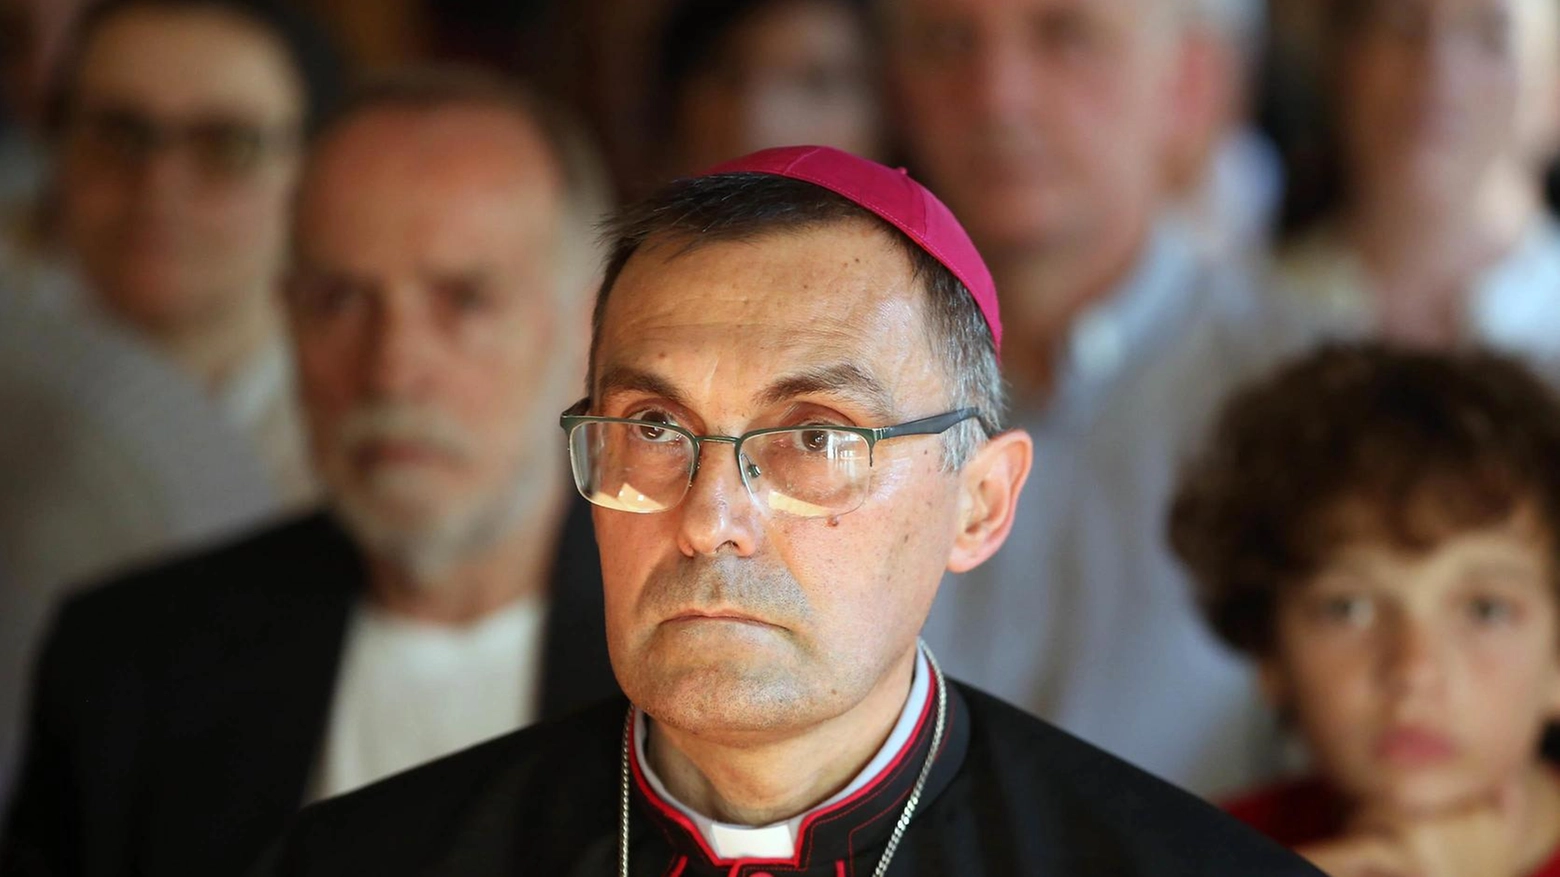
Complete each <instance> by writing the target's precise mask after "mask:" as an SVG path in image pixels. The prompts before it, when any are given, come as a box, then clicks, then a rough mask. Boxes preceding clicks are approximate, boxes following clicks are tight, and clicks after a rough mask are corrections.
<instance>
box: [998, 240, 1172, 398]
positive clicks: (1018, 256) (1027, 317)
mask: <svg viewBox="0 0 1560 877" xmlns="http://www.w3.org/2000/svg"><path fill="white" fill-rule="evenodd" d="M1124 231H1125V233H1117V234H1113V235H1111V236H1110V237H1109V238H1108V239H1101V240H1096V241H1092V242H1090V243H1091V246H1087V247H1085V246H1079V245H1077V241H1067V242H1057V244H1056V245H1054V246H1045V247H1037V248H1032V249H1028V250H1023V251H1020V250H1009V251H1006V252H1000V251H999V252H996V253H994V254H993V257H992V259H991V260H990V265H991V273H992V277H993V279H994V280H995V281H996V284H997V290H998V292H999V293H1000V295H1001V299H1002V323H1003V342H1002V360H1003V363H1002V364H1003V371H1004V372H1005V373H1006V374H1007V376H1008V380H1009V382H1010V383H1011V384H1012V387H1013V396H1014V400H1015V401H1016V402H1017V403H1019V404H1020V405H1023V404H1024V403H1026V402H1027V403H1034V402H1036V401H1038V400H1043V399H1045V398H1046V397H1047V396H1049V395H1050V393H1051V392H1052V391H1053V390H1054V389H1055V383H1056V381H1057V380H1058V379H1059V377H1060V376H1059V375H1058V374H1057V370H1058V367H1059V364H1060V357H1061V355H1062V353H1063V352H1064V351H1065V350H1066V346H1067V340H1068V334H1069V332H1070V331H1071V329H1072V326H1073V324H1074V323H1075V322H1076V321H1077V320H1078V318H1079V317H1080V316H1082V315H1083V313H1084V312H1085V311H1087V310H1088V309H1089V308H1090V307H1092V306H1094V305H1095V304H1096V303H1098V302H1100V301H1102V300H1104V299H1106V298H1109V297H1110V296H1111V295H1112V294H1114V293H1115V292H1116V290H1118V289H1119V288H1120V287H1121V285H1122V284H1123V283H1125V282H1127V279H1128V278H1129V277H1130V276H1131V275H1132V273H1133V271H1134V270H1136V269H1137V266H1138V263H1139V262H1140V261H1141V260H1142V258H1143V253H1144V251H1145V249H1146V248H1147V246H1148V243H1149V235H1150V222H1149V220H1148V219H1147V218H1146V217H1145V218H1143V219H1142V220H1141V221H1140V222H1139V223H1138V224H1137V225H1136V227H1132V226H1130V225H1128V226H1125V227H1124Z"/></svg>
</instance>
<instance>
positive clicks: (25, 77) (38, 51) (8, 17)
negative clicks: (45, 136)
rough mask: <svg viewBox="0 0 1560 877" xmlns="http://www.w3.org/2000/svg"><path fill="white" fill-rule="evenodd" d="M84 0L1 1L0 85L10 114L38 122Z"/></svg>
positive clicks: (26, 120) (33, 123)
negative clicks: (49, 81)
mask: <svg viewBox="0 0 1560 877" xmlns="http://www.w3.org/2000/svg"><path fill="white" fill-rule="evenodd" d="M81 5H82V0H0V88H3V93H4V95H5V101H6V104H7V106H6V109H7V111H8V114H15V115H17V116H19V117H20V118H21V119H22V120H23V121H25V122H26V123H27V124H28V125H35V124H37V122H38V116H39V115H40V114H41V112H42V109H43V101H44V97H45V92H46V91H47V88H48V80H49V76H50V75H51V73H52V71H53V70H54V68H55V66H56V65H58V63H59V59H60V54H61V50H62V49H63V48H64V44H65V40H66V37H67V36H68V34H69V31H70V27H71V24H72V22H74V20H75V18H76V15H77V14H78V13H79V12H80V8H81Z"/></svg>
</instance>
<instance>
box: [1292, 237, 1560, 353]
mask: <svg viewBox="0 0 1560 877" xmlns="http://www.w3.org/2000/svg"><path fill="white" fill-rule="evenodd" d="M1277 276H1278V282H1279V287H1280V289H1281V290H1282V291H1283V292H1284V293H1286V294H1288V295H1290V296H1293V297H1294V298H1295V299H1296V300H1297V301H1298V302H1300V303H1301V304H1302V305H1303V306H1308V307H1311V308H1315V309H1316V311H1317V313H1318V314H1319V315H1320V316H1321V318H1322V319H1324V320H1326V321H1327V322H1328V324H1329V328H1330V329H1332V330H1333V331H1335V332H1338V333H1340V334H1343V335H1368V334H1372V333H1374V332H1375V331H1377V329H1378V328H1379V323H1378V315H1377V313H1376V309H1375V307H1374V302H1373V300H1372V297H1371V292H1370V284H1369V280H1368V278H1367V277H1366V275H1365V269H1364V266H1363V265H1362V264H1361V263H1360V258H1359V254H1358V253H1356V252H1355V251H1354V250H1353V249H1352V248H1350V247H1349V245H1348V244H1347V242H1346V241H1345V240H1344V239H1343V238H1342V237H1341V236H1340V235H1339V234H1338V233H1337V231H1336V229H1331V228H1323V229H1320V230H1318V231H1317V232H1315V233H1313V234H1311V235H1310V236H1309V237H1306V238H1304V239H1302V240H1301V241H1300V242H1299V243H1298V244H1296V245H1295V247H1294V248H1293V249H1292V250H1290V251H1289V252H1288V253H1286V254H1285V256H1284V258H1283V259H1282V260H1281V261H1280V262H1279V264H1278V269H1277ZM1468 293H1469V294H1468V296H1467V298H1466V299H1465V300H1464V303H1463V312H1462V315H1461V323H1462V332H1463V335H1464V337H1465V338H1466V339H1467V340H1469V341H1474V342H1478V343H1481V344H1488V345H1490V346H1491V347H1494V348H1496V349H1498V350H1503V351H1506V352H1507V353H1512V354H1516V355H1520V356H1526V357H1529V358H1531V359H1534V360H1537V361H1540V362H1544V363H1551V362H1554V361H1556V360H1560V225H1557V224H1556V222H1555V220H1554V219H1553V218H1551V217H1549V216H1544V217H1542V218H1541V219H1540V220H1539V221H1538V222H1535V223H1533V225H1532V227H1531V228H1529V229H1528V230H1527V233H1526V234H1524V235H1523V237H1522V240H1521V241H1520V242H1519V243H1518V244H1517V246H1516V247H1515V248H1514V249H1513V250H1512V251H1511V252H1510V253H1508V254H1507V255H1506V257H1505V258H1503V259H1500V260H1499V261H1497V262H1495V263H1494V264H1492V265H1490V266H1488V267H1486V268H1485V269H1484V270H1483V271H1481V272H1479V274H1478V276H1476V277H1475V278H1474V279H1473V282H1472V284H1471V288H1470V289H1469V291H1468Z"/></svg>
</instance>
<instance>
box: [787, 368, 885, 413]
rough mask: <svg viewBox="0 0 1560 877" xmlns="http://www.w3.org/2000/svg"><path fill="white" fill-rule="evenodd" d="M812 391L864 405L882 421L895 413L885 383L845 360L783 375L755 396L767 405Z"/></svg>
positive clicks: (863, 406)
mask: <svg viewBox="0 0 1560 877" xmlns="http://www.w3.org/2000/svg"><path fill="white" fill-rule="evenodd" d="M814 393H818V394H822V395H831V396H843V397H844V398H846V399H848V400H850V401H851V402H853V403H855V404H857V405H860V406H861V407H862V408H864V409H866V411H867V413H868V414H869V415H871V416H873V417H876V418H878V419H881V420H883V421H885V422H886V421H888V420H892V419H893V418H894V416H895V408H894V396H893V394H892V393H890V392H889V391H888V387H886V386H884V385H883V382H882V381H879V380H878V379H877V378H876V377H874V376H873V375H872V374H871V373H869V372H867V371H866V370H864V369H862V368H861V367H860V366H858V365H855V364H854V363H849V362H842V363H839V364H836V365H829V366H821V367H819V368H811V369H807V370H806V371H801V372H797V373H795V374H790V375H786V376H785V377H782V378H780V379H779V380H777V381H775V382H774V383H772V384H770V385H769V386H767V387H765V388H764V390H763V392H761V393H760V394H759V397H758V400H759V404H760V405H762V406H764V407H769V406H771V405H778V404H780V403H782V402H787V401H790V400H791V399H794V398H796V397H797V396H806V395H810V394H814Z"/></svg>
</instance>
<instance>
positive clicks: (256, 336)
mask: <svg viewBox="0 0 1560 877" xmlns="http://www.w3.org/2000/svg"><path fill="white" fill-rule="evenodd" d="M281 331H282V321H281V314H280V312H279V310H278V308H277V306H276V302H275V300H274V297H273V296H271V295H270V294H268V293H266V292H263V291H256V292H254V293H251V294H248V295H244V296H240V297H238V298H237V299H236V300H235V301H234V303H233V304H231V305H228V306H226V307H223V308H221V309H218V310H214V311H213V312H211V313H207V314H202V315H200V316H199V317H196V318H192V319H189V320H186V321H182V322H180V323H177V324H174V325H167V326H159V327H153V328H151V329H150V331H149V334H150V336H151V338H152V342H153V343H154V344H156V345H157V346H158V347H159V348H160V349H162V350H163V352H165V353H166V354H167V355H168V356H169V357H171V358H172V359H173V360H174V361H175V362H176V363H178V365H179V367H180V368H181V369H183V370H184V372H185V373H186V374H189V375H191V376H193V377H194V378H195V380H196V381H198V382H199V383H200V385H201V386H202V387H204V388H205V389H206V391H207V393H209V394H211V395H213V396H215V395H217V394H219V393H220V392H221V390H222V387H223V386H224V385H226V384H227V383H228V382H229V381H230V380H232V378H233V376H234V375H235V374H237V373H238V372H240V371H241V370H242V369H243V368H244V367H245V366H246V365H247V364H248V363H249V362H250V361H251V360H252V359H253V358H254V357H255V356H257V355H259V353H260V352H261V351H263V350H265V348H266V347H267V346H268V345H270V344H273V343H275V341H276V339H277V337H278V336H279V335H280V333H281Z"/></svg>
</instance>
